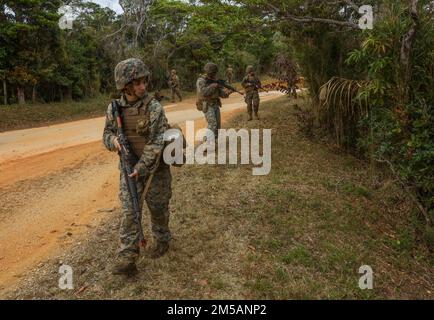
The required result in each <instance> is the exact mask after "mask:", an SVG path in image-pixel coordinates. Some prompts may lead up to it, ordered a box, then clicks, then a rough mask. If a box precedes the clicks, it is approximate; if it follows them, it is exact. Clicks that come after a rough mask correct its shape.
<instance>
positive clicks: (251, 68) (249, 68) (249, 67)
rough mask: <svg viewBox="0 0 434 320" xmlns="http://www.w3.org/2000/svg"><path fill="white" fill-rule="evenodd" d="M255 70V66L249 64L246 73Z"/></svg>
mask: <svg viewBox="0 0 434 320" xmlns="http://www.w3.org/2000/svg"><path fill="white" fill-rule="evenodd" d="M253 71H255V68H253V66H247V68H246V73H250V72H253Z"/></svg>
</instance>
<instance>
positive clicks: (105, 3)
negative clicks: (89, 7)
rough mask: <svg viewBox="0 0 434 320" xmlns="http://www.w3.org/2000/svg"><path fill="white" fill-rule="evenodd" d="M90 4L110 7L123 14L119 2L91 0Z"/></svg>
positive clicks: (114, 0) (116, 0)
mask: <svg viewBox="0 0 434 320" xmlns="http://www.w3.org/2000/svg"><path fill="white" fill-rule="evenodd" d="M90 2H95V3H98V4H99V5H100V6H101V7H108V8H110V9H112V10H113V11H115V12H116V13H118V14H120V13H123V10H122V7H121V6H120V5H119V1H118V0H90Z"/></svg>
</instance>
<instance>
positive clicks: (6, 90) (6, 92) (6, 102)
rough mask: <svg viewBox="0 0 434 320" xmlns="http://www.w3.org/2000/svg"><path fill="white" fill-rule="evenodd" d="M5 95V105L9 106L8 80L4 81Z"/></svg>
mask: <svg viewBox="0 0 434 320" xmlns="http://www.w3.org/2000/svg"><path fill="white" fill-rule="evenodd" d="M3 94H4V105H7V104H8V87H7V86H6V79H3Z"/></svg>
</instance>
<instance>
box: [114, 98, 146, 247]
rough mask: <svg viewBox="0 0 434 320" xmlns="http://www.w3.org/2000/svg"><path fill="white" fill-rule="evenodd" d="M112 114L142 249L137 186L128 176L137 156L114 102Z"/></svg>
mask: <svg viewBox="0 0 434 320" xmlns="http://www.w3.org/2000/svg"><path fill="white" fill-rule="evenodd" d="M112 110H113V114H114V116H115V117H116V122H117V125H118V140H119V144H120V146H121V150H120V151H119V152H118V154H119V157H120V159H121V167H122V170H123V173H124V176H125V182H126V184H127V188H128V193H129V194H130V197H131V202H132V204H133V211H134V215H135V217H136V222H137V225H138V228H139V245H141V246H142V247H145V246H146V240H145V236H144V235H143V229H142V210H141V209H140V204H139V195H138V193H137V185H136V180H135V178H131V177H130V175H131V174H132V173H133V172H134V166H135V164H136V163H137V161H138V159H137V156H136V155H135V154H134V152H133V151H132V149H131V147H130V145H129V143H128V140H127V138H126V136H125V133H124V129H123V125H122V117H121V115H120V112H119V105H118V103H117V101H116V100H114V101H113V102H112Z"/></svg>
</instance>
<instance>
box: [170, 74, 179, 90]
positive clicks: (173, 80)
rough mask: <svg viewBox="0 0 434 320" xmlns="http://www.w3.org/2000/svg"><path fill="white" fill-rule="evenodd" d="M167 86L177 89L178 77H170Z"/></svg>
mask: <svg viewBox="0 0 434 320" xmlns="http://www.w3.org/2000/svg"><path fill="white" fill-rule="evenodd" d="M169 86H170V87H172V88H176V87H179V77H178V76H177V75H174V76H173V75H171V76H170V79H169Z"/></svg>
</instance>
